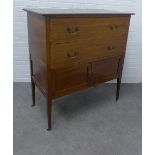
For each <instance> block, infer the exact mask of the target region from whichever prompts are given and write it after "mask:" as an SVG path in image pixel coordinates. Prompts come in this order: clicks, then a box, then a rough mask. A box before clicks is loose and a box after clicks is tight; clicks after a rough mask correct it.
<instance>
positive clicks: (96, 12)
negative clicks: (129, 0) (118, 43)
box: [23, 8, 134, 15]
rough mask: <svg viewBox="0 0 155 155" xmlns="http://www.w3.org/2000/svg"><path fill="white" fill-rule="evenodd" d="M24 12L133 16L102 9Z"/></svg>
mask: <svg viewBox="0 0 155 155" xmlns="http://www.w3.org/2000/svg"><path fill="white" fill-rule="evenodd" d="M23 10H24V11H27V12H33V13H36V14H40V15H133V14H134V13H130V12H117V11H110V10H104V9H50V8H24V9H23Z"/></svg>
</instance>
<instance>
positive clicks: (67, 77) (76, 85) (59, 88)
mask: <svg viewBox="0 0 155 155" xmlns="http://www.w3.org/2000/svg"><path fill="white" fill-rule="evenodd" d="M87 77H88V75H87V65H80V66H73V67H70V68H65V69H57V70H55V90H56V92H55V96H62V95H65V94H68V93H71V92H75V91H78V90H80V89H82V88H85V87H88V84H87Z"/></svg>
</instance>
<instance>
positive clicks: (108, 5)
mask: <svg viewBox="0 0 155 155" xmlns="http://www.w3.org/2000/svg"><path fill="white" fill-rule="evenodd" d="M13 5H14V7H13V9H14V11H13V26H14V27H13V52H14V54H13V69H14V82H30V71H29V60H28V59H29V55H28V36H27V34H28V33H27V17H26V12H24V11H23V10H22V9H23V8H25V7H28V8H30V7H31V8H36V7H43V8H44V7H48V8H81V9H83V8H85V9H87V8H94V9H106V10H116V11H122V12H133V13H135V16H132V17H131V24H130V31H129V36H128V43H127V50H126V57H125V64H124V70H123V77H122V78H123V79H122V82H124V83H141V82H142V61H141V59H142V47H141V46H142V43H141V42H142V40H141V38H142V33H141V29H142V26H141V25H142V20H141V18H142V15H141V0H14V4H13ZM112 82H115V81H112Z"/></svg>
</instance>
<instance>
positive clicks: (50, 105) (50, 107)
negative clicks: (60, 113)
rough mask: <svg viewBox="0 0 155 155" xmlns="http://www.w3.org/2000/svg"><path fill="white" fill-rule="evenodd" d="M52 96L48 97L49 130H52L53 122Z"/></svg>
mask: <svg viewBox="0 0 155 155" xmlns="http://www.w3.org/2000/svg"><path fill="white" fill-rule="evenodd" d="M51 117H52V97H47V120H48V128H47V130H48V131H50V130H51V122H52V119H51Z"/></svg>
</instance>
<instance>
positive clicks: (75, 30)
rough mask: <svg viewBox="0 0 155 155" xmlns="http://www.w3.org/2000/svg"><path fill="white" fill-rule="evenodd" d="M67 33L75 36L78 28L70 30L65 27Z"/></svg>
mask: <svg viewBox="0 0 155 155" xmlns="http://www.w3.org/2000/svg"><path fill="white" fill-rule="evenodd" d="M66 30H67V32H68V33H69V34H77V33H78V32H79V28H78V27H75V28H74V29H71V28H70V27H67V29H66Z"/></svg>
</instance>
